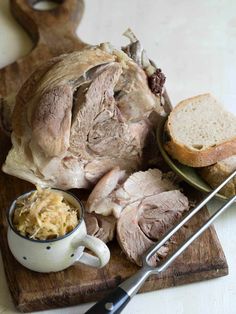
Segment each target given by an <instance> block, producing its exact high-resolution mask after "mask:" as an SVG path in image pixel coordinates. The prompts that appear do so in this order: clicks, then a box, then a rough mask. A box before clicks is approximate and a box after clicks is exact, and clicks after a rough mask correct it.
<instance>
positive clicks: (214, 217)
mask: <svg viewBox="0 0 236 314" xmlns="http://www.w3.org/2000/svg"><path fill="white" fill-rule="evenodd" d="M235 200H236V195H234V196H232V197H231V198H230V199H229V201H228V202H227V203H226V204H225V205H223V206H222V207H220V208H219V209H218V210H217V211H216V212H215V214H213V215H212V216H211V217H210V218H209V219H208V220H207V221H206V222H205V223H204V224H203V225H202V227H201V228H200V229H198V230H197V231H196V232H195V233H194V234H192V235H191V236H190V237H189V238H188V239H187V240H186V241H185V242H184V243H183V244H182V245H181V246H180V247H179V248H177V249H176V250H175V251H174V253H172V255H171V256H170V257H169V258H168V259H167V260H165V262H164V263H163V264H162V265H161V266H160V267H158V268H157V272H162V271H164V270H165V269H166V268H167V267H168V266H170V264H172V263H173V261H174V260H175V259H176V258H177V257H178V256H179V255H180V254H181V253H182V252H183V251H184V250H185V249H186V248H187V247H188V246H189V245H190V244H191V243H192V242H193V241H194V240H196V239H197V238H198V237H199V236H200V235H201V234H202V233H203V232H204V231H205V230H206V229H207V228H208V227H209V226H210V225H211V224H212V223H213V222H214V221H215V220H216V219H217V218H218V217H219V216H220V215H221V214H222V213H223V212H224V211H225V210H226V209H227V208H229V207H230V206H231V205H232V204H233V203H234V202H235Z"/></svg>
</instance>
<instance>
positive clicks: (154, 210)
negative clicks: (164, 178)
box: [138, 190, 189, 241]
mask: <svg viewBox="0 0 236 314" xmlns="http://www.w3.org/2000/svg"><path fill="white" fill-rule="evenodd" d="M188 208H189V205H188V199H187V197H186V196H184V195H183V193H181V192H180V191H179V190H174V191H168V192H163V193H161V194H158V195H154V196H150V197H147V198H145V199H144V200H143V202H142V212H141V214H140V218H139V221H138V224H139V227H140V228H141V230H142V232H143V233H145V235H146V236H147V237H148V238H150V239H153V240H155V241H157V240H159V239H160V238H161V237H162V236H163V235H164V234H165V233H166V232H167V231H168V230H169V229H170V228H171V227H172V226H173V225H175V224H176V222H177V221H178V220H179V219H180V218H181V216H182V214H183V213H184V211H186V210H188Z"/></svg>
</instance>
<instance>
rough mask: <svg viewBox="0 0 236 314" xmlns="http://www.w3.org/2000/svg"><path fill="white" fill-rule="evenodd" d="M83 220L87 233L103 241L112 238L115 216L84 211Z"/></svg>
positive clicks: (114, 228)
mask: <svg viewBox="0 0 236 314" xmlns="http://www.w3.org/2000/svg"><path fill="white" fill-rule="evenodd" d="M84 220H85V224H86V227H87V232H88V234H89V235H91V236H94V237H96V238H99V239H100V240H102V241H103V242H105V243H107V242H109V241H112V240H113V238H114V235H115V230H116V221H117V220H116V218H115V217H113V216H102V215H98V214H95V213H92V214H89V213H85V215H84Z"/></svg>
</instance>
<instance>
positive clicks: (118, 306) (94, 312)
mask: <svg viewBox="0 0 236 314" xmlns="http://www.w3.org/2000/svg"><path fill="white" fill-rule="evenodd" d="M130 299H131V297H130V296H129V295H128V293H127V292H126V291H124V290H123V289H122V288H120V287H117V288H116V289H115V290H114V291H113V292H112V293H111V294H109V295H108V296H107V297H105V298H104V299H102V300H101V301H99V302H98V303H96V304H95V305H94V306H93V307H91V308H90V309H89V310H88V311H87V312H86V313H85V314H98V313H99V314H118V313H120V312H121V311H122V310H123V309H124V308H125V306H126V305H127V304H128V302H129V301H130Z"/></svg>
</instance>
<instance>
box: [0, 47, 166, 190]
mask: <svg viewBox="0 0 236 314" xmlns="http://www.w3.org/2000/svg"><path fill="white" fill-rule="evenodd" d="M161 111H163V109H162V107H161V105H160V97H156V96H155V95H154V94H153V93H152V92H151V91H150V89H149V86H148V80H147V75H146V73H145V72H144V70H143V69H142V68H141V67H139V66H138V65H137V64H136V63H135V62H134V61H133V60H132V59H131V58H129V57H128V56H127V55H126V54H125V53H124V52H122V51H120V50H116V49H114V48H111V47H109V49H108V46H107V45H100V46H94V47H88V48H85V49H84V50H81V51H77V52H73V53H70V54H65V55H62V56H59V57H57V58H54V59H52V60H50V61H48V62H46V63H45V64H43V65H42V66H41V67H40V68H38V69H37V70H36V71H35V72H34V73H33V74H32V75H31V76H30V77H29V78H28V80H27V81H26V82H25V83H24V85H23V86H22V88H21V89H20V91H19V93H18V95H17V97H16V105H15V107H14V111H13V115H12V130H13V131H12V134H11V139H12V149H11V150H10V152H9V153H8V156H7V159H6V161H5V164H4V165H3V171H4V172H6V173H8V174H11V175H14V176H17V177H19V178H22V179H25V180H28V181H30V182H32V183H34V184H39V185H41V186H50V187H55V188H61V189H70V188H87V187H89V186H92V185H94V184H95V183H96V182H97V181H98V179H99V178H101V177H102V176H103V175H104V174H105V173H107V172H108V171H109V170H111V169H112V168H114V167H116V166H119V167H120V168H121V169H122V170H126V171H127V173H132V172H134V171H135V170H137V169H140V168H141V166H142V162H143V156H144V150H145V143H148V142H149V143H150V140H149V139H150V138H151V139H153V136H154V125H153V121H154V120H153V118H152V119H150V115H151V114H153V113H154V112H155V113H157V114H159V113H160V112H161ZM149 159H150V160H151V159H152V157H150V158H149ZM145 162H146V164H147V161H145Z"/></svg>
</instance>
